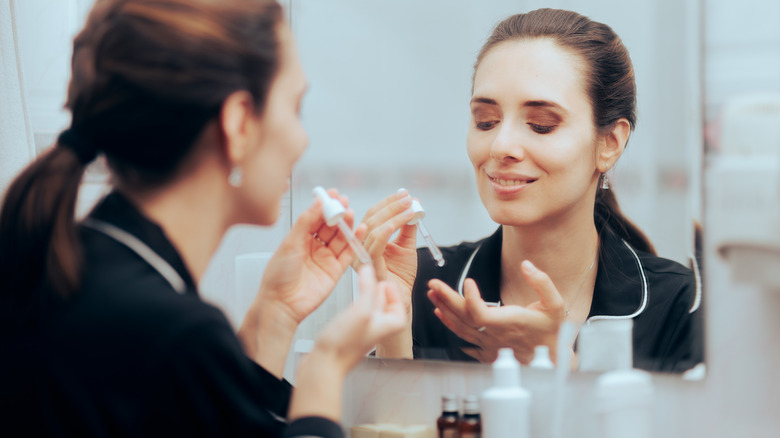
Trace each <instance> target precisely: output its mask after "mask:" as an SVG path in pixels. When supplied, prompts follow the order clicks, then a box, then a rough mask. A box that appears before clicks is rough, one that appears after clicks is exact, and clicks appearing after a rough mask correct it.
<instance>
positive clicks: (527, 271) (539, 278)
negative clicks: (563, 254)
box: [520, 260, 563, 311]
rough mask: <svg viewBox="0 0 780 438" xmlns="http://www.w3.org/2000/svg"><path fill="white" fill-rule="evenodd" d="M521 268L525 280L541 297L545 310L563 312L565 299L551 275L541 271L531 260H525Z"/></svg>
mask: <svg viewBox="0 0 780 438" xmlns="http://www.w3.org/2000/svg"><path fill="white" fill-rule="evenodd" d="M520 268H521V270H522V271H523V276H524V277H525V280H526V281H527V282H528V284H530V285H531V287H532V288H533V289H534V291H535V292H536V294H537V295H538V296H539V301H540V302H541V304H542V307H543V308H545V309H548V310H550V311H558V310H563V298H562V297H561V294H560V293H558V289H557V288H556V287H555V285H554V284H553V282H552V280H551V279H550V276H549V275H547V274H546V273H544V272H542V271H541V270H539V268H537V267H536V266H534V264H533V263H531V261H530V260H524V261H523V263H522V264H521V265H520Z"/></svg>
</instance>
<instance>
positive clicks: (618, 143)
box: [596, 118, 631, 173]
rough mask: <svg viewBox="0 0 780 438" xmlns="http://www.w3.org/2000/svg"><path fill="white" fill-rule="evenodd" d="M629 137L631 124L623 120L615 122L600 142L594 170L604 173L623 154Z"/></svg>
mask: <svg viewBox="0 0 780 438" xmlns="http://www.w3.org/2000/svg"><path fill="white" fill-rule="evenodd" d="M629 135H631V124H630V123H628V120H627V119H625V118H622V119H619V120H618V121H617V122H615V126H614V127H613V128H612V130H611V131H609V132H608V133H607V134H606V135H605V136H604V137H603V138H602V140H601V142H600V144H599V151H598V157H596V158H597V161H596V168H597V169H598V171H599V172H601V173H605V172H606V171H608V170H609V169H611V168H612V166H614V165H615V162H616V161H617V160H618V158H620V156H621V155H622V154H623V150H624V149H625V148H626V143H627V142H628V137H629Z"/></svg>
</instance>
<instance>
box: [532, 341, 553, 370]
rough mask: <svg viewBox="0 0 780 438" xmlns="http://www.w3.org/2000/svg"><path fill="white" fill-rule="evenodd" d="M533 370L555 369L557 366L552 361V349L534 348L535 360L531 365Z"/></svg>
mask: <svg viewBox="0 0 780 438" xmlns="http://www.w3.org/2000/svg"><path fill="white" fill-rule="evenodd" d="M529 365H530V366H531V368H540V369H553V368H555V365H554V364H553V363H552V360H550V347H548V346H546V345H537V346H536V347H534V359H533V360H532V361H531V363H530V364H529Z"/></svg>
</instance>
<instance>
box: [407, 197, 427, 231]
mask: <svg viewBox="0 0 780 438" xmlns="http://www.w3.org/2000/svg"><path fill="white" fill-rule="evenodd" d="M412 211H413V212H414V218H412V220H410V221H409V222H407V224H409V225H414V224H416V223H417V222H419V221H420V219H422V218H424V217H425V210H423V208H422V205H421V204H420V201H418V200H416V199H412Z"/></svg>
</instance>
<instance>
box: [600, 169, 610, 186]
mask: <svg viewBox="0 0 780 438" xmlns="http://www.w3.org/2000/svg"><path fill="white" fill-rule="evenodd" d="M601 189H602V190H609V178H608V177H607V173H606V172H604V173H602V174H601Z"/></svg>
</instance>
